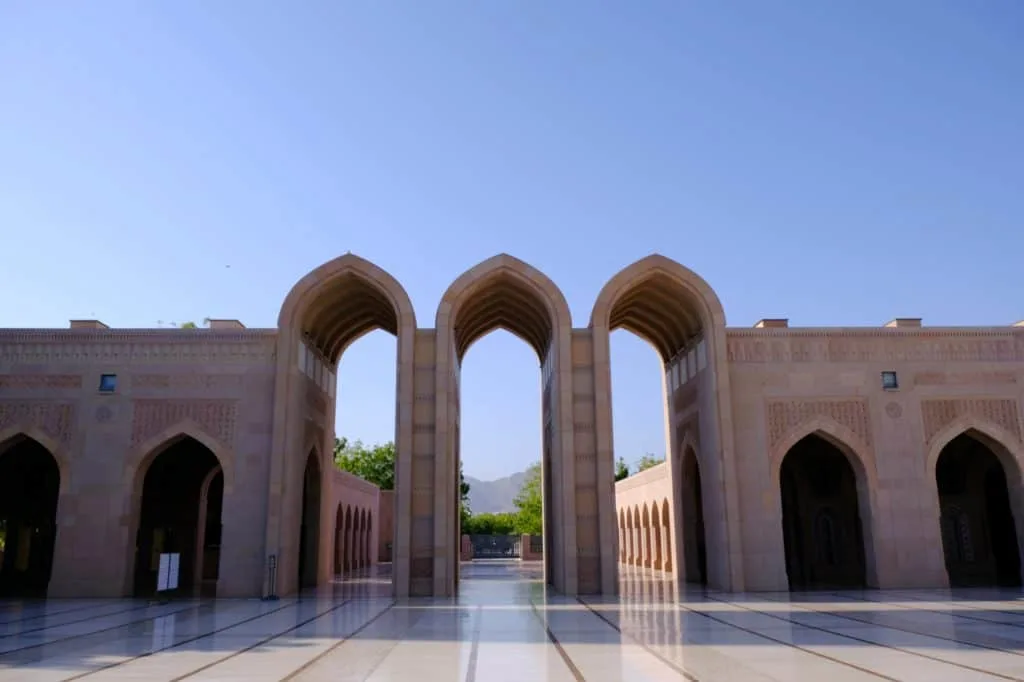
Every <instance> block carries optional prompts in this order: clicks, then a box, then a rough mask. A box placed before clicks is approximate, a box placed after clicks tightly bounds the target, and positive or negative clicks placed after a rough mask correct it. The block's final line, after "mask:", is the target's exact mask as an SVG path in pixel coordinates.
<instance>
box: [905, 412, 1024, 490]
mask: <svg viewBox="0 0 1024 682" xmlns="http://www.w3.org/2000/svg"><path fill="white" fill-rule="evenodd" d="M961 435H967V436H970V437H972V438H974V439H975V440H977V441H978V442H980V443H981V444H982V445H984V446H985V447H987V448H988V449H989V450H990V451H991V452H992V453H993V454H994V455H995V456H996V458H997V459H998V460H999V461H1000V463H1001V464H1002V465H1003V469H1004V471H1005V472H1006V477H1007V479H1008V480H1010V481H1020V480H1021V479H1022V478H1024V445H1022V444H1021V442H1020V441H1019V440H1018V439H1017V438H1016V437H1015V436H1014V435H1013V434H1012V433H1010V432H1009V431H1007V430H1006V429H1004V428H1002V427H1001V426H999V425H997V424H994V423H992V422H990V421H988V420H986V419H981V418H979V417H976V416H973V415H963V416H961V417H958V418H957V419H955V420H953V421H952V422H950V423H949V424H947V425H946V426H944V427H943V428H942V429H941V430H940V431H939V432H938V433H936V434H935V436H933V437H932V439H931V440H930V441H929V443H928V450H927V452H926V455H925V471H926V472H927V475H928V480H930V481H934V480H935V468H936V466H937V465H938V462H939V457H940V456H941V455H942V451H943V450H944V449H945V448H946V446H947V445H949V444H950V442H952V441H953V440H954V439H956V438H957V437H958V436H961Z"/></svg>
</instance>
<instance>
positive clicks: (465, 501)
mask: <svg viewBox="0 0 1024 682" xmlns="http://www.w3.org/2000/svg"><path fill="white" fill-rule="evenodd" d="M472 517H473V510H471V509H470V508H469V484H468V483H466V475H465V474H463V473H462V461H461V460H459V525H460V526H461V527H462V528H466V525H467V524H468V523H469V520H470V519H471V518H472ZM462 532H463V533H468V532H469V531H467V530H463V531H462Z"/></svg>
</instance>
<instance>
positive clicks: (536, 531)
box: [512, 462, 544, 535]
mask: <svg viewBox="0 0 1024 682" xmlns="http://www.w3.org/2000/svg"><path fill="white" fill-rule="evenodd" d="M512 502H513V503H514V504H515V505H516V509H517V510H518V511H517V513H516V521H517V523H516V527H515V532H516V533H524V534H525V533H529V534H530V535H540V534H541V533H543V532H544V495H543V492H542V491H541V469H540V462H537V463H536V464H533V465H531V466H530V468H529V469H527V470H526V478H525V479H524V480H523V487H522V488H520V489H519V494H517V495H516V497H515V499H514V500H513V501H512Z"/></svg>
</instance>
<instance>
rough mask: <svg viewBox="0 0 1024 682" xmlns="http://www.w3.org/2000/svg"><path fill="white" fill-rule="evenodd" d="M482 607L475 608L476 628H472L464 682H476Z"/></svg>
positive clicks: (482, 614)
mask: <svg viewBox="0 0 1024 682" xmlns="http://www.w3.org/2000/svg"><path fill="white" fill-rule="evenodd" d="M483 621H484V607H483V605H480V606H477V607H476V626H475V627H474V628H473V644H472V645H471V646H470V649H469V664H468V666H467V669H466V682H476V666H477V659H478V658H479V656H480V630H481V629H482V628H483Z"/></svg>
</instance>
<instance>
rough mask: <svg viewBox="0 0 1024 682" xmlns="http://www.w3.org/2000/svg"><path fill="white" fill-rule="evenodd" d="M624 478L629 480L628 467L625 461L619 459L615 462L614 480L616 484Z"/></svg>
mask: <svg viewBox="0 0 1024 682" xmlns="http://www.w3.org/2000/svg"><path fill="white" fill-rule="evenodd" d="M624 478H629V465H628V464H626V460H624V459H622V458H621V457H619V459H618V461H616V462H615V480H616V482H617V481H621V480H622V479H624Z"/></svg>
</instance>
